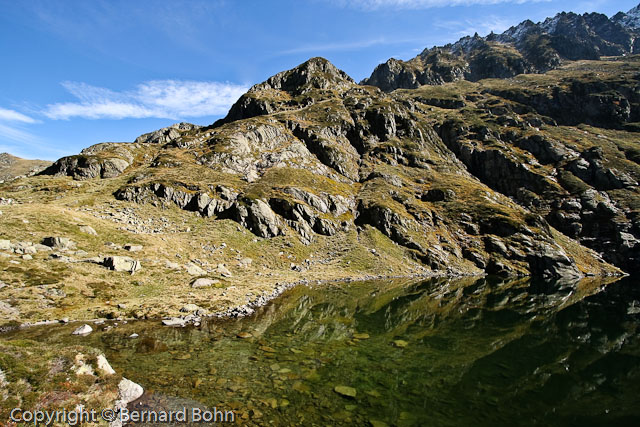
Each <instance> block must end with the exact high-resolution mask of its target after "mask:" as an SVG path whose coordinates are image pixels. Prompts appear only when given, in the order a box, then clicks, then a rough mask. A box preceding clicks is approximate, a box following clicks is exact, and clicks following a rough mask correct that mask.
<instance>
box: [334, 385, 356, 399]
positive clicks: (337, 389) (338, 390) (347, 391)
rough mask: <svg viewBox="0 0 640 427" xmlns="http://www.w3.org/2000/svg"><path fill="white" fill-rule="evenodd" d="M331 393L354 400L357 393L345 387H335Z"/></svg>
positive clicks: (353, 389)
mask: <svg viewBox="0 0 640 427" xmlns="http://www.w3.org/2000/svg"><path fill="white" fill-rule="evenodd" d="M333 391H335V392H336V393H338V394H339V395H341V396H344V397H350V398H355V397H356V394H357V393H358V392H357V391H356V389H355V388H353V387H349V386H346V385H337V386H335V387H334V388H333Z"/></svg>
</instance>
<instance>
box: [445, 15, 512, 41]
mask: <svg viewBox="0 0 640 427" xmlns="http://www.w3.org/2000/svg"><path fill="white" fill-rule="evenodd" d="M516 24H517V23H516ZM434 25H435V26H436V27H438V28H442V29H444V30H447V32H448V33H449V35H451V36H453V38H455V40H453V41H457V39H458V38H460V37H464V36H473V35H474V34H475V33H478V34H480V35H481V36H484V35H487V34H489V33H490V32H492V31H493V32H494V33H498V34H500V33H502V32H504V31H506V30H507V29H509V27H511V26H512V25H515V24H514V22H513V21H511V20H509V19H504V18H501V17H499V16H487V17H484V18H482V19H478V20H471V19H466V20H464V21H440V22H436V23H435V24H434Z"/></svg>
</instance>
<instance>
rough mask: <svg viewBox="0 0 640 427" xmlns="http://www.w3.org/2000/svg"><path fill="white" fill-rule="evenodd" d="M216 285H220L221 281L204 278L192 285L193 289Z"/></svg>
mask: <svg viewBox="0 0 640 427" xmlns="http://www.w3.org/2000/svg"><path fill="white" fill-rule="evenodd" d="M216 283H220V281H219V280H215V279H207V278H204V277H201V278H199V279H196V280H194V281H193V283H192V284H191V287H192V288H206V287H209V286H212V285H215V284H216Z"/></svg>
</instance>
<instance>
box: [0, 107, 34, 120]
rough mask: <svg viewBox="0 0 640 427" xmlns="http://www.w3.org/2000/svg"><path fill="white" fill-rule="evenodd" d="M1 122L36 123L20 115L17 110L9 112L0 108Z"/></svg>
mask: <svg viewBox="0 0 640 427" xmlns="http://www.w3.org/2000/svg"><path fill="white" fill-rule="evenodd" d="M0 121H6V122H20V123H36V120H35V119H32V118H31V117H29V116H27V115H24V114H22V113H19V112H17V111H15V110H8V109H6V108H2V107H0Z"/></svg>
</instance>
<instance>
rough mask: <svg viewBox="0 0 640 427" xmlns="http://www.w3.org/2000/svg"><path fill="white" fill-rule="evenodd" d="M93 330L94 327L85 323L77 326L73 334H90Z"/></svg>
mask: <svg viewBox="0 0 640 427" xmlns="http://www.w3.org/2000/svg"><path fill="white" fill-rule="evenodd" d="M91 332H93V328H92V327H91V326H89V325H87V324H84V325H82V326H80V327H78V328H76V330H74V331H73V332H72V335H81V336H86V335H89V334H90V333H91Z"/></svg>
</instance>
